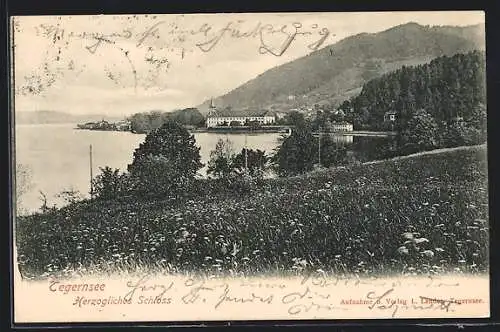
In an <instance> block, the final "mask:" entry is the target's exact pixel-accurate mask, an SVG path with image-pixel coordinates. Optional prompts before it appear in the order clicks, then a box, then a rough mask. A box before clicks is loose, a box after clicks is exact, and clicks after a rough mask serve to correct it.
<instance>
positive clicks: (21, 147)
mask: <svg viewBox="0 0 500 332" xmlns="http://www.w3.org/2000/svg"><path fill="white" fill-rule="evenodd" d="M75 126H76V125H75V124H51V125H18V126H16V133H15V135H16V137H15V158H16V164H17V165H21V167H22V168H23V169H25V170H26V172H23V173H26V174H28V177H27V178H26V177H25V176H21V175H18V176H17V181H19V182H22V183H25V184H29V186H28V187H27V189H26V190H24V192H23V194H22V195H20V196H19V198H18V212H19V213H23V214H24V213H26V212H33V211H36V210H38V209H39V208H40V207H41V205H42V195H41V192H43V193H44V194H45V196H46V197H47V203H48V205H49V206H52V205H56V206H61V205H63V204H64V199H62V198H59V197H57V195H58V194H59V193H61V192H62V191H65V190H75V191H78V192H79V193H80V194H81V195H82V196H83V197H88V196H89V194H88V193H89V191H90V157H89V146H90V145H92V160H93V167H92V169H93V175H94V176H96V175H97V174H98V173H100V171H99V168H100V167H104V166H109V167H111V168H118V169H120V170H122V171H125V170H126V169H127V165H128V164H130V163H131V162H132V158H133V152H134V150H135V149H136V148H137V147H138V146H139V144H140V143H141V142H143V140H144V138H145V135H140V134H132V133H128V132H113V131H91V130H77V129H74V128H75ZM194 136H195V139H196V144H197V145H198V146H199V147H200V148H201V149H200V155H201V160H202V162H203V163H204V164H205V165H206V163H207V162H208V160H209V158H210V151H212V150H213V149H214V148H215V145H216V143H217V141H218V140H219V139H220V138H226V137H227V138H229V139H230V140H231V141H232V143H233V147H234V150H235V152H240V151H241V149H242V148H243V147H244V146H245V135H244V134H215V133H195V134H194ZM246 136H247V138H246V141H247V143H246V144H247V146H248V148H250V149H261V150H264V151H266V153H268V154H270V153H272V151H273V150H274V149H275V148H276V147H277V146H278V144H279V137H280V136H281V134H278V133H275V134H271V133H269V134H252V135H251V134H249V135H246ZM334 141H335V142H336V143H337V144H342V145H347V146H349V147H350V149H351V150H353V151H357V152H358V155H357V156H358V157H359V158H358V159H360V160H363V161H365V160H369V159H377V158H378V156H377V155H376V153H377V150H378V149H379V148H378V146H380V145H381V144H384V140H381V139H380V138H377V139H373V138H371V137H354V139H353V136H335V137H334ZM19 173H21V172H19ZM204 174H205V168H204V169H202V170H201V171H200V175H204Z"/></svg>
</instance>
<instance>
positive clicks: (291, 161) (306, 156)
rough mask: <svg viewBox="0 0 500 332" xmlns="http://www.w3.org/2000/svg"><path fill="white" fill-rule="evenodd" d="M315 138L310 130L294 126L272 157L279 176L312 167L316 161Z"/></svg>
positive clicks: (296, 172) (305, 170)
mask: <svg viewBox="0 0 500 332" xmlns="http://www.w3.org/2000/svg"><path fill="white" fill-rule="evenodd" d="M317 150H318V149H317V140H315V139H314V136H313V135H312V133H311V131H310V130H309V129H306V128H301V127H296V128H295V129H294V130H293V131H292V134H291V135H290V136H288V137H287V138H286V139H285V140H284V141H283V143H282V144H281V146H279V147H278V148H277V150H276V153H275V154H274V155H273V157H272V162H273V164H274V165H275V168H276V171H277V173H278V174H279V175H280V176H288V175H296V174H301V173H304V172H308V171H310V170H312V169H313V165H314V164H315V163H316V161H317Z"/></svg>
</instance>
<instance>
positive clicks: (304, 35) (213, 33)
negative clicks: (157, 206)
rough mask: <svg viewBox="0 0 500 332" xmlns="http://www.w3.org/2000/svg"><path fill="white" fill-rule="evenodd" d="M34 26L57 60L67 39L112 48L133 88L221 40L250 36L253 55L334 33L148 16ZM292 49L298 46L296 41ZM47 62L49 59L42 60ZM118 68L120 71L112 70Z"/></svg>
mask: <svg viewBox="0 0 500 332" xmlns="http://www.w3.org/2000/svg"><path fill="white" fill-rule="evenodd" d="M35 29H36V34H37V35H38V36H41V37H43V38H45V39H47V40H48V41H49V43H50V45H51V46H50V47H51V48H55V49H58V50H59V51H58V54H57V57H56V58H55V60H57V61H60V60H62V59H63V58H64V49H68V47H69V46H70V45H71V44H73V42H78V45H82V48H83V50H84V51H85V52H88V53H90V54H91V55H96V54H97V53H98V51H101V54H102V53H103V52H108V50H107V49H105V47H110V48H113V49H115V50H118V51H119V54H121V56H122V58H123V60H124V63H125V65H126V66H127V67H128V69H125V70H127V71H129V73H131V75H129V77H132V81H133V86H134V89H137V86H138V84H140V85H141V86H143V87H144V88H146V89H147V88H149V87H153V86H158V84H159V83H160V82H161V79H160V74H162V73H163V74H165V73H167V72H168V70H169V69H170V66H171V65H172V61H173V60H178V59H180V60H183V59H184V58H185V56H186V55H187V54H189V53H190V54H193V53H195V52H200V54H206V53H209V52H212V51H214V50H216V49H218V48H221V47H223V46H222V45H221V44H222V42H223V41H224V45H225V46H224V47H227V42H231V43H238V42H239V43H248V42H249V41H250V40H254V41H255V42H254V43H255V45H256V49H255V52H256V54H257V55H265V56H273V57H280V56H282V55H284V54H285V53H286V52H287V51H288V50H289V49H290V48H291V47H293V46H294V45H295V44H298V42H299V41H302V42H304V41H305V43H306V46H305V47H307V50H308V51H315V50H318V49H319V48H321V47H322V46H323V45H325V44H327V43H329V40H328V39H329V38H330V37H333V36H335V35H334V34H332V33H331V32H330V30H329V29H328V28H326V27H321V26H319V25H318V24H309V25H304V24H302V23H301V22H292V23H288V24H275V23H264V22H260V21H258V22H247V21H244V20H234V21H229V22H227V23H223V24H220V23H218V24H212V23H202V24H200V25H198V26H195V27H194V28H189V29H185V28H183V27H182V26H181V25H180V24H179V23H178V22H175V21H167V20H154V21H153V22H151V23H150V24H149V25H146V26H144V25H142V26H139V24H132V23H126V24H124V25H123V24H122V25H120V28H119V29H116V30H113V31H107V32H96V31H95V29H94V31H73V30H71V28H67V27H65V26H64V24H62V23H59V22H58V23H57V24H39V25H38V26H36V28H35ZM89 30H90V29H89ZM98 31H99V30H98ZM296 47H304V46H303V44H301V45H300V46H299V45H296ZM134 53H135V54H134ZM66 60H68V61H70V62H71V66H70V65H68V66H66V67H65V68H66V69H68V68H75V67H76V62H77V60H76V59H73V58H71V59H69V58H68V59H66ZM139 62H140V63H139ZM47 63H49V64H50V63H54V62H53V61H52V59H47V61H46V64H47ZM104 66H105V69H104V71H103V73H104V74H105V77H107V78H108V79H110V80H113V81H115V83H116V84H119V80H120V79H121V78H122V77H125V76H127V75H123V74H124V73H123V70H124V68H120V67H118V66H115V65H114V64H104ZM83 67H85V66H83ZM61 68H62V67H61ZM61 68H59V67H58V68H55V67H54V70H53V71H57V72H61ZM120 70H121V71H122V72H118V71H120ZM114 71H115V72H114ZM33 75H34V76H37V74H33ZM59 75H61V74H59ZM40 81H41V82H38V81H37V86H38V87H39V88H38V90H43V89H42V86H43V76H41V77H40ZM47 86H49V85H47ZM38 90H37V91H38ZM28 91H30V90H28Z"/></svg>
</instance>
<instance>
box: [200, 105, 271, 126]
mask: <svg viewBox="0 0 500 332" xmlns="http://www.w3.org/2000/svg"><path fill="white" fill-rule="evenodd" d="M238 113H241V112H236V111H233V110H217V108H216V107H215V106H214V104H213V101H210V107H209V111H208V115H207V121H206V124H207V128H211V127H218V126H224V125H225V126H227V125H230V124H231V123H235V122H237V123H238V125H240V126H244V125H247V124H248V123H249V122H258V123H259V124H261V125H269V124H273V123H274V122H275V121H276V116H274V115H272V114H271V113H270V112H269V111H245V112H244V114H238Z"/></svg>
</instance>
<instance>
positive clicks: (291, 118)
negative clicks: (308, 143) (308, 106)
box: [282, 111, 306, 127]
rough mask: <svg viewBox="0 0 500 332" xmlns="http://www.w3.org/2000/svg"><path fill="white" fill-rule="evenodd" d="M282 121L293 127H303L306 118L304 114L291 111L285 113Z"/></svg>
mask: <svg viewBox="0 0 500 332" xmlns="http://www.w3.org/2000/svg"><path fill="white" fill-rule="evenodd" d="M282 122H283V123H284V124H286V125H290V126H295V127H304V126H305V125H306V120H305V118H304V114H302V113H300V112H297V111H292V112H290V113H288V114H287V115H285V117H284V118H283V120H282Z"/></svg>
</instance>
